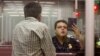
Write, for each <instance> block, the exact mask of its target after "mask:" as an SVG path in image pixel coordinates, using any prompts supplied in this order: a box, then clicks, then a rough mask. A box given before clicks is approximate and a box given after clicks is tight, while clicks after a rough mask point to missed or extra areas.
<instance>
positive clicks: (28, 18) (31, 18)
mask: <svg viewBox="0 0 100 56" xmlns="http://www.w3.org/2000/svg"><path fill="white" fill-rule="evenodd" d="M25 19H26V20H30V21H38V20H37V19H36V18H34V17H26V18H25Z"/></svg>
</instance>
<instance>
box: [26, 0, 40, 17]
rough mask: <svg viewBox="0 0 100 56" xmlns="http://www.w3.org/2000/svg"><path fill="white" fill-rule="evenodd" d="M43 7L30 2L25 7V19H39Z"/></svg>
mask: <svg viewBox="0 0 100 56" xmlns="http://www.w3.org/2000/svg"><path fill="white" fill-rule="evenodd" d="M41 10H42V8H41V6H40V4H39V3H37V2H30V3H28V4H26V5H25V7H24V15H25V17H35V18H37V17H38V16H39V15H40V14H41Z"/></svg>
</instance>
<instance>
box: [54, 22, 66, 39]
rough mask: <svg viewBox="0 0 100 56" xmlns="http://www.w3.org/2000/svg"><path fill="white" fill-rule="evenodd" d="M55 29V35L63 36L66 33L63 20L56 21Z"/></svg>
mask: <svg viewBox="0 0 100 56" xmlns="http://www.w3.org/2000/svg"><path fill="white" fill-rule="evenodd" d="M55 31H56V35H57V36H59V37H65V36H66V35H67V25H66V24H65V23H63V22H59V23H57V26H56V29H55Z"/></svg>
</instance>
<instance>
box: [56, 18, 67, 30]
mask: <svg viewBox="0 0 100 56" xmlns="http://www.w3.org/2000/svg"><path fill="white" fill-rule="evenodd" d="M60 22H63V23H65V24H66V25H67V22H66V21H65V20H57V21H56V22H55V25H54V28H55V29H56V27H57V24H58V23H60Z"/></svg>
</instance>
